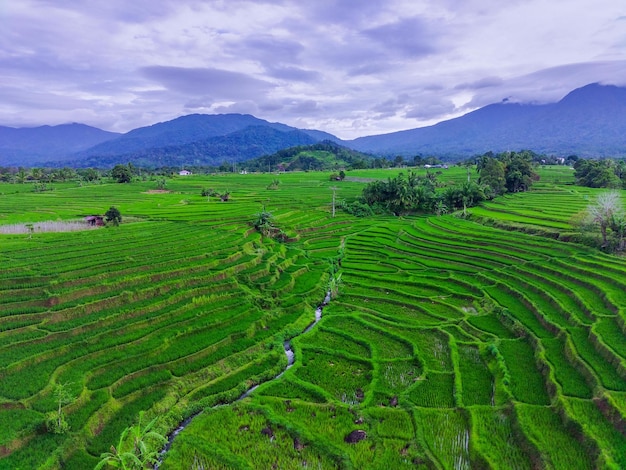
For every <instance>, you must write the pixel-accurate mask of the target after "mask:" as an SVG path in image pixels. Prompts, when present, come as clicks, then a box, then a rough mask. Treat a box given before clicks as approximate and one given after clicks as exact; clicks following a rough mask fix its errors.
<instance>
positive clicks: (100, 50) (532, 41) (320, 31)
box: [0, 0, 626, 139]
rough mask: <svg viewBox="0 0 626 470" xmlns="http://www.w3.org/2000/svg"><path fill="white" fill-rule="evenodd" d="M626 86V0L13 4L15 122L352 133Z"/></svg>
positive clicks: (0, 88) (3, 115) (9, 25)
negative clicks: (216, 122) (217, 121)
mask: <svg viewBox="0 0 626 470" xmlns="http://www.w3.org/2000/svg"><path fill="white" fill-rule="evenodd" d="M595 82H599V83H603V84H613V85H623V86H626V2H624V1H622V0H507V1H502V0H253V1H248V0H204V1H202V0H132V1H128V0H106V1H103V0H0V125H4V126H11V127H33V126H39V125H57V124H65V123H70V122H80V123H84V124H88V125H91V126H95V127H99V128H101V129H105V130H109V131H115V132H127V131H129V130H131V129H134V128H137V127H142V126H147V125H151V124H154V123H157V122H163V121H168V120H171V119H174V118H176V117H179V116H183V115H187V114H193V113H202V114H219V113H247V114H253V115H254V116H256V117H259V118H262V119H266V120H268V121H272V122H282V123H285V124H288V125H291V126H294V127H299V128H306V129H319V130H323V131H326V132H330V133H332V134H334V135H336V136H338V137H340V138H344V139H352V138H356V137H359V136H365V135H373V134H383V133H388V132H394V131H398V130H403V129H413V128H416V127H423V126H427V125H432V124H435V123H437V122H439V121H443V120H446V119H450V118H454V117H457V116H460V115H463V114H466V113H467V112H470V111H472V110H474V109H477V108H479V107H482V106H485V105H487V104H491V103H497V102H502V101H509V102H524V103H549V102H555V101H558V100H559V99H561V98H563V97H564V96H565V95H566V94H567V93H568V92H570V91H572V90H573V89H575V88H578V87H581V86H584V85H586V84H589V83H595Z"/></svg>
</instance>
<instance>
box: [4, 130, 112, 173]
mask: <svg viewBox="0 0 626 470" xmlns="http://www.w3.org/2000/svg"><path fill="white" fill-rule="evenodd" d="M119 135H120V134H118V133H115V132H107V131H103V130H101V129H98V128H95V127H91V126H86V125H84V124H76V123H74V124H62V125H59V126H41V127H23V128H13V127H4V126H0V165H23V166H29V165H30V164H31V163H34V162H44V163H45V162H50V161H55V160H59V159H62V158H64V157H65V156H67V155H68V154H73V153H75V152H79V151H81V150H85V149H88V148H90V147H93V146H94V145H98V144H100V143H102V142H106V141H110V140H113V139H115V138H117V137H118V136H119Z"/></svg>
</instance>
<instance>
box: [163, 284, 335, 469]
mask: <svg viewBox="0 0 626 470" xmlns="http://www.w3.org/2000/svg"><path fill="white" fill-rule="evenodd" d="M329 302H330V291H328V292H327V293H326V297H324V301H323V302H322V303H321V304H320V305H319V306H318V307H317V308H316V309H315V319H314V320H313V321H312V322H311V323H310V324H309V326H307V327H306V328H305V329H304V330H303V331H302V333H300V335H303V334H305V333H307V332H308V331H310V330H311V329H312V328H313V327H314V326H315V325H317V323H318V322H319V321H320V320H321V319H322V310H323V308H324V307H325V306H326V305H328V304H329ZM300 335H298V336H300ZM292 339H293V338H292ZM283 348H284V349H285V355H286V356H287V366H286V367H285V370H283V371H282V372H281V373H280V374H278V375H277V376H276V377H274V378H273V379H270V380H268V381H266V382H264V383H267V382H271V381H272V380H276V379H279V378H280V377H282V376H283V374H284V373H285V372H286V371H287V369H289V368H291V366H293V364H294V362H295V354H294V352H293V349H292V347H291V340H287V341H285V342H283ZM258 386H259V385H254V386H253V387H250V388H249V389H248V390H246V391H245V392H244V393H242V394H241V396H240V397H239V398H237V399H236V400H234V401H233V402H231V404H232V403H236V402H238V401H240V400H243V399H244V398H246V397H247V396H249V395H250V394H251V393H252V392H253V391H254V390H256V389H257V387H258ZM219 406H224V405H216V406H215V407H214V408H217V407H219ZM200 413H202V411H199V412H197V413H195V414H192V415H191V416H189V417H188V418H187V419H185V420H183V421H182V422H181V423H180V424H179V425H178V427H177V428H176V429H175V430H174V431H172V433H171V434H170V435H169V436H167V443H166V444H165V445H164V446H163V449H162V450H161V452H160V453H159V460H158V461H157V462H156V463H155V464H154V468H155V470H158V468H159V467H160V466H161V463H163V459H164V458H165V454H166V453H167V451H168V450H170V447H172V443H173V442H174V439H175V438H176V436H178V435H179V434H180V433H181V432H182V431H183V430H184V429H185V428H186V427H187V426H189V423H191V421H192V420H193V419H194V418H195V417H196V416H198V415H199V414H200Z"/></svg>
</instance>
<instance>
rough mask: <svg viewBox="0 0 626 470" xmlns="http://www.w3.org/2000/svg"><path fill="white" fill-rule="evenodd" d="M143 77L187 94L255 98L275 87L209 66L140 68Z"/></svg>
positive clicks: (154, 66)
mask: <svg viewBox="0 0 626 470" xmlns="http://www.w3.org/2000/svg"><path fill="white" fill-rule="evenodd" d="M141 73H142V75H144V76H145V77H146V78H148V79H150V80H152V81H155V82H157V83H160V84H162V85H163V86H165V87H167V88H168V89H170V90H172V91H175V92H178V93H182V94H187V95H198V94H202V95H207V96H211V97H214V98H226V99H227V98H232V99H245V98H255V97H258V96H259V95H263V94H265V93H267V92H268V91H269V90H271V89H272V88H274V87H275V85H273V84H272V83H270V82H268V81H265V80H259V79H257V78H254V77H251V76H249V75H246V74H243V73H239V72H231V71H228V70H219V69H212V68H185V67H172V66H164V65H153V66H148V67H142V68H141Z"/></svg>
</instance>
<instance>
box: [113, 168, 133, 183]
mask: <svg viewBox="0 0 626 470" xmlns="http://www.w3.org/2000/svg"><path fill="white" fill-rule="evenodd" d="M111 176H112V177H113V179H115V180H116V181H117V182H118V183H130V182H131V181H132V179H133V174H132V171H131V169H130V168H129V167H128V166H127V165H115V166H114V167H113V169H112V170H111Z"/></svg>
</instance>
